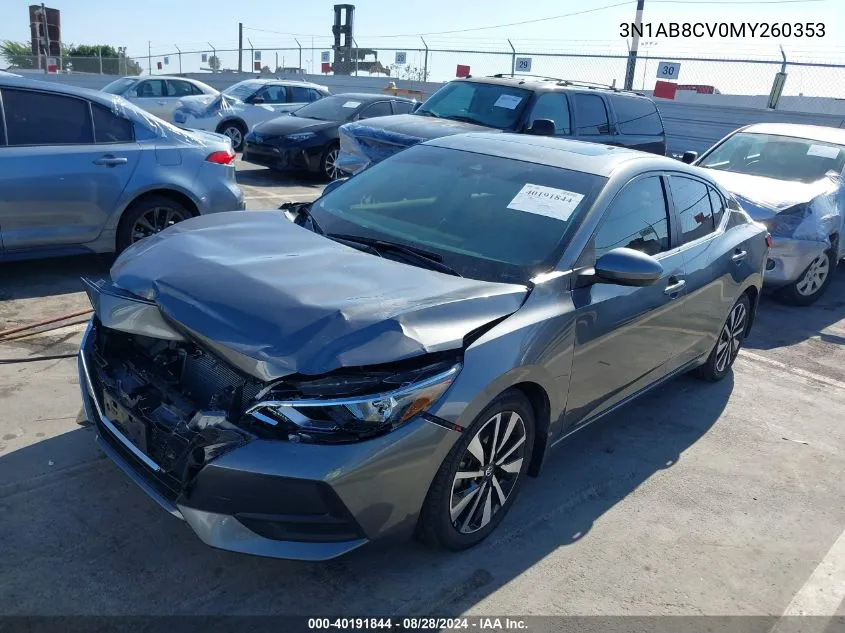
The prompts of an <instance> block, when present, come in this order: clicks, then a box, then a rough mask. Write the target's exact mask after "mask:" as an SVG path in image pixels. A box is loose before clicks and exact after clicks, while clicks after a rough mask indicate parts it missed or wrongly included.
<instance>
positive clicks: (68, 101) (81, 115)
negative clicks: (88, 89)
mask: <svg viewBox="0 0 845 633" xmlns="http://www.w3.org/2000/svg"><path fill="white" fill-rule="evenodd" d="M2 94H3V109H4V112H5V115H6V132H7V134H8V137H9V138H8V142H9V145H85V144H90V143H93V142H94V130H93V128H92V125H91V111H90V110H89V108H88V102H87V101H84V100H83V99H77V98H76V97H69V96H66V95H59V94H53V93H49V92H38V91H35V90H15V89H11V88H4V89H3V90H2Z"/></svg>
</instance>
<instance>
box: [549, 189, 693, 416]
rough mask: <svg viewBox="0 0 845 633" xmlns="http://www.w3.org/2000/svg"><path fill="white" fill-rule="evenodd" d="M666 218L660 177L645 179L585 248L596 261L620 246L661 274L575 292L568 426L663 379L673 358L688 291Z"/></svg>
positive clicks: (616, 203)
mask: <svg viewBox="0 0 845 633" xmlns="http://www.w3.org/2000/svg"><path fill="white" fill-rule="evenodd" d="M669 217H670V216H669V207H668V205H667V200H666V188H665V183H664V181H663V179H662V178H661V177H660V176H657V175H647V176H641V177H639V178H636V179H634V180H633V181H631V182H630V183H628V184H627V185H626V186H625V187H624V188H623V189H622V190H621V191H620V192H619V193H618V194H617V195H616V197H615V198H614V200H613V202H611V204H610V206H609V208H608V209H607V210H606V212H605V216H604V218H603V220H602V222H601V223H600V224H599V228H598V229H597V231H596V233H595V235H594V236H593V240H592V241H591V243H590V244H589V245H588V246H587V248H588V249H594V250H595V259H593V260H592V261H595V260H597V259H598V258H599V257H601V256H602V255H603V254H605V253H607V252H608V251H610V250H613V249H615V248H621V247H626V248H632V249H635V250H638V251H642V252H645V253H647V254H649V255H652V256H654V257H655V258H656V259H658V260H659V261H660V263H661V264H662V266H663V269H664V273H663V276H662V278H661V279H660V280H658V281H657V282H656V283H654V284H653V285H650V286H645V287H631V286H621V285H615V284H608V283H596V284H592V285H590V286H585V287H581V288H576V289H575V290H574V291H573V293H572V298H573V302H574V304H575V308H576V310H577V316H576V326H575V327H576V331H575V350H574V358H573V366H572V378H571V381H570V388H569V400H568V404H567V413H566V419H565V426H566V427H574V426H577V425H579V424H582V423H585V422H588V421H589V420H590V419H591V418H593V417H594V416H596V415H599V414H600V413H602V412H604V411H606V410H607V409H609V408H611V407H613V406H614V405H616V404H618V403H619V402H621V401H622V400H624V399H626V398H628V397H630V396H632V395H633V394H635V393H637V392H638V391H640V390H641V389H643V388H644V387H646V386H648V385H650V384H651V383H652V382H654V381H655V380H658V379H660V378H661V377H663V376H664V375H665V373H666V371H667V369H666V368H667V366H668V365H669V363H670V361H671V360H672V358H673V356H674V354H675V353H676V338H677V336H678V330H679V329H680V328H682V327H683V308H682V303H681V300H682V298H683V297H684V295H685V292H686V289H685V287H684V284H685V282H684V262H683V256H682V254H681V253H680V252H679V250H678V249H677V248H676V244H675V243H674V242H673V240H672V231H671V224H670V222H669ZM582 261H583V259H582Z"/></svg>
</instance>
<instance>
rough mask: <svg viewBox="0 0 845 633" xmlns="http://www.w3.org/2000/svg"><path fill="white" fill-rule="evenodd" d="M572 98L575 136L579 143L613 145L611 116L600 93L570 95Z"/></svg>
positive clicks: (575, 93)
mask: <svg viewBox="0 0 845 633" xmlns="http://www.w3.org/2000/svg"><path fill="white" fill-rule="evenodd" d="M570 95H571V97H572V106H573V108H572V109H573V111H574V112H573V116H574V119H575V123H574V125H573V135H574V136H575V138H577V139H578V140H579V141H589V142H591V143H607V144H609V145H613V144H614V141H615V140H616V139H614V137H613V135H612V134H611V124H610V114H609V112H608V109H607V103H606V102H605V100H604V97H603V96H602V95H601V94H599V93H582V92H574V93H570Z"/></svg>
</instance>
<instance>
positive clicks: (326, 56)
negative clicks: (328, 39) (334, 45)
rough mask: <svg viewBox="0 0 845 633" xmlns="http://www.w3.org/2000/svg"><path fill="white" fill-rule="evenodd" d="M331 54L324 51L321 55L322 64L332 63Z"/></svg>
mask: <svg viewBox="0 0 845 633" xmlns="http://www.w3.org/2000/svg"><path fill="white" fill-rule="evenodd" d="M330 55H331V53H330V52H329V51H323V52H322V53H320V62H321V63H323V64H326V63H328V62H330V61H331V58H330Z"/></svg>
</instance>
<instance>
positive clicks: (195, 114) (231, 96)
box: [173, 79, 330, 151]
mask: <svg viewBox="0 0 845 633" xmlns="http://www.w3.org/2000/svg"><path fill="white" fill-rule="evenodd" d="M329 94H330V93H329V89H328V88H326V87H325V86H319V85H317V84H312V83H307V82H304V81H287V80H284V79H247V80H245V81H240V82H238V83H236V84H233V85H231V86H229V87H228V88H226V90H224V91H223V92H222V93H221V94H220V95H218V96H216V97H209V96H194V97H186V98H184V99H182V100H181V102H180V104H179V106H178V107H177V108H176V111H175V112H174V113H173V123H175V124H176V125H178V126H179V127H183V128H192V129H199V130H207V131H209V132H218V133H219V134H225V135H226V136H228V137H229V138H230V139H231V140H232V147H233V148H234V149H235V151H240V150H241V149H242V148H243V143H244V137H245V136H246V135H247V133H248V132H249V131H250V130H252V128H253V127H254V126H255V125H256V124H258V123H262V122H264V121H268V120H270V119H274V118H276V117H277V116H279V115H280V114H284V113H287V112H292V111H293V110H296V109H298V108H301V107H302V106H304V105H306V104H308V103H312V102H314V101H317V100H319V99H322V98H323V97H326V96H328V95H329Z"/></svg>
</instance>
